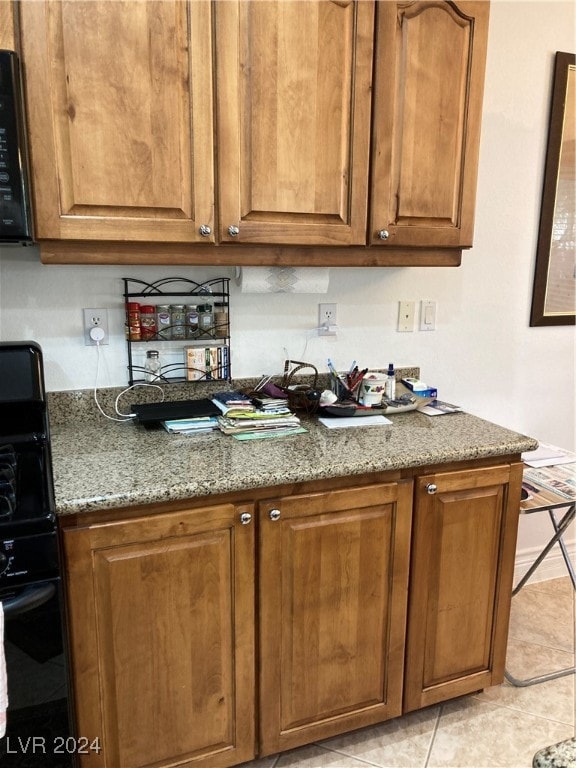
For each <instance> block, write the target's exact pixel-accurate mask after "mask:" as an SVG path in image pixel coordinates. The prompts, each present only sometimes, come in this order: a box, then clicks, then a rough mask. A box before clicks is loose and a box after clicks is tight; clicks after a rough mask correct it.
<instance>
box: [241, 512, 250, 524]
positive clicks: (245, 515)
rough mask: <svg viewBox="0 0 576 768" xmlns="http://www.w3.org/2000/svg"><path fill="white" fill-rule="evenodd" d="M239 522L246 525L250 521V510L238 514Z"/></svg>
mask: <svg viewBox="0 0 576 768" xmlns="http://www.w3.org/2000/svg"><path fill="white" fill-rule="evenodd" d="M240 522H241V523H242V525H248V524H249V523H251V522H252V515H251V514H250V512H242V514H241V515H240Z"/></svg>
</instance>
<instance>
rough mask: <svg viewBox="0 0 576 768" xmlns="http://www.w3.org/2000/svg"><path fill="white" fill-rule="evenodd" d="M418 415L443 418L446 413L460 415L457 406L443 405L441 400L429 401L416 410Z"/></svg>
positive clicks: (460, 409)
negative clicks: (423, 414)
mask: <svg viewBox="0 0 576 768" xmlns="http://www.w3.org/2000/svg"><path fill="white" fill-rule="evenodd" d="M416 410H417V411H419V412H420V413H425V414H426V415H427V416H445V415H446V414H447V413H462V408H460V406H459V405H452V404H451V403H445V402H444V401H443V400H430V402H429V403H426V405H420V406H419V407H418V408H417V409H416Z"/></svg>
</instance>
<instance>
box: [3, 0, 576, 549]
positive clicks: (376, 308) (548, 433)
mask: <svg viewBox="0 0 576 768" xmlns="http://www.w3.org/2000/svg"><path fill="white" fill-rule="evenodd" d="M575 30H576V18H575V4H574V3H573V2H572V0H569V1H567V2H550V1H549V0H543V1H537V2H525V1H524V0H516V1H512V2H508V1H505V0H493V2H492V6H491V17H490V34H489V45H488V61H487V73H486V88H485V96H484V115H483V126H482V141H481V148H480V173H479V182H478V202H477V215H476V228H475V245H474V248H473V249H472V250H471V251H468V252H465V253H464V256H463V265H462V266H461V267H460V268H459V269H449V268H445V269H439V268H436V269H426V268H404V269H392V268H365V269H351V268H350V269H348V268H340V269H332V270H331V271H330V288H329V292H328V294H327V295H322V296H319V295H296V296H295V295H279V294H276V295H269V296H262V295H246V294H241V293H239V291H238V289H237V288H236V286H235V284H234V282H233V283H232V293H231V302H230V304H231V328H232V344H233V350H232V354H233V373H234V375H235V376H236V377H244V376H252V375H259V374H262V373H275V372H280V371H281V368H282V364H283V361H284V359H285V357H286V356H289V357H292V358H294V359H298V360H300V359H304V360H307V361H310V362H313V363H314V364H316V365H317V366H318V367H319V369H320V370H322V371H325V370H326V367H325V363H326V357H327V356H331V357H332V359H333V360H334V362H335V363H336V365H337V366H346V365H348V364H349V363H350V361H351V360H352V359H353V358H355V359H356V360H358V362H359V363H360V365H364V364H366V365H371V366H381V365H384V364H387V363H388V362H391V361H393V362H394V363H396V364H397V365H400V364H419V365H420V366H421V370H422V376H423V377H424V378H425V380H426V381H428V382H429V383H431V384H433V385H436V386H437V387H438V389H439V393H440V396H441V397H443V398H445V399H447V400H451V401H455V402H458V403H460V404H461V405H463V406H464V407H465V409H466V410H468V411H470V412H472V413H475V414H477V415H479V416H482V417H484V418H487V419H490V420H492V421H495V422H497V423H499V424H502V425H504V426H507V427H510V428H512V429H515V430H517V431H520V432H523V433H525V434H529V435H532V436H534V437H537V438H539V439H540V440H542V441H546V442H552V443H555V444H558V445H563V446H565V447H566V448H571V449H574V448H575V447H576V446H575V444H574V443H575V426H576V422H575V397H574V393H575V390H576V388H575V344H574V341H575V332H574V327H573V326H557V327H546V328H530V327H529V325H528V322H529V314H530V303H531V296H532V282H533V273H534V262H535V252H536V240H537V233H538V220H539V212H540V197H541V189H542V179H543V171H544V154H545V146H546V140H547V133H548V114H549V103H550V93H551V84H552V72H553V63H554V54H555V52H556V51H568V52H574V50H575V49H576V34H575ZM172 274H179V275H183V276H189V277H192V278H194V279H196V280H200V279H206V278H207V277H215V276H219V275H230V276H231V277H232V276H233V274H234V273H233V270H232V269H216V268H186V269H182V268H179V267H178V268H170V267H168V268H161V267H154V268H152V267H137V268H132V267H103V266H94V267H92V266H87V267H82V266H43V265H41V264H40V263H39V260H38V254H37V251H36V249H35V248H31V249H23V248H18V247H6V246H4V247H2V255H1V258H0V338H1V339H2V340H10V339H25V338H26V339H35V340H37V341H38V342H39V343H40V344H41V345H42V347H43V350H44V355H45V361H46V380H47V387H48V389H49V390H61V389H77V388H78V389H86V388H90V387H92V386H93V385H94V377H95V372H96V357H95V351H94V349H93V348H90V347H85V346H84V341H83V336H82V325H81V323H82V308H83V307H108V308H109V311H110V325H111V343H110V345H109V346H108V347H105V348H103V355H102V363H101V370H100V378H99V385H100V386H120V385H123V384H125V383H127V376H126V349H125V343H124V336H123V333H124V330H123V325H124V314H123V308H122V296H121V294H122V281H121V278H122V277H124V276H130V277H142V278H144V279H154V277H164V276H172ZM401 299H412V300H416V301H419V300H420V299H433V300H435V301H436V302H438V315H437V330H436V331H435V332H431V333H422V332H418V331H415V332H414V333H411V334H407V333H398V332H397V331H396V320H397V304H398V301H399V300H401ZM319 301H331V302H337V304H338V324H339V326H340V329H339V332H338V336H337V338H336V339H335V340H334V339H320V338H318V337H317V336H316V335H315V334H314V333H313V332H312V331H311V330H310V329H311V328H313V327H314V326H315V325H316V324H317V314H318V309H317V305H318V302H319ZM544 533H546V534H547V530H545V529H542V530H541V526H540V524H539V523H538V522H537V521H532V520H526V521H523V528H522V529H521V532H520V541H519V545H520V547H525V548H529V547H531V546H534V545H535V543H537V540H538V537H540V536H542V535H544Z"/></svg>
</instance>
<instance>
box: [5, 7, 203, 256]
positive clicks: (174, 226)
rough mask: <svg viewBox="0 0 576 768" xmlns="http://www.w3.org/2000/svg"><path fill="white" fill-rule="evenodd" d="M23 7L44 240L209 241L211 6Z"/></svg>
mask: <svg viewBox="0 0 576 768" xmlns="http://www.w3.org/2000/svg"><path fill="white" fill-rule="evenodd" d="M20 15H21V45H22V53H23V60H24V62H25V76H26V86H27V88H26V90H27V112H28V125H29V134H30V150H31V161H32V174H33V194H34V203H35V206H34V207H35V216H36V237H37V238H38V239H52V238H54V239H77V240H125V241H129V240H132V241H143V240H144V241H166V242H170V241H172V242H174V241H177V242H194V241H202V242H206V241H207V240H208V241H209V240H210V239H211V238H210V236H208V237H206V236H205V235H204V236H203V234H202V233H200V231H199V229H200V227H201V226H202V225H204V226H205V227H209V228H210V229H211V231H212V232H213V231H214V173H213V139H212V113H213V110H212V65H211V57H212V44H211V40H212V30H211V8H210V4H209V3H187V2H179V0H160V1H159V2H152V1H150V0H115V2H108V1H107V0H96V1H91V2H83V1H82V0H69V1H66V0H63V1H62V2H59V1H57V0H49V1H48V2H46V1H42V2H29V3H21V4H20ZM203 231H204V232H206V231H207V230H206V229H204V230H203Z"/></svg>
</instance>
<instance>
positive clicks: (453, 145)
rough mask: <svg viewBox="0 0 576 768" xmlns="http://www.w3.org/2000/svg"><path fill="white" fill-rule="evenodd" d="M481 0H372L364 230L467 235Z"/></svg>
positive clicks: (432, 241) (484, 13)
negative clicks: (370, 104) (369, 160)
mask: <svg viewBox="0 0 576 768" xmlns="http://www.w3.org/2000/svg"><path fill="white" fill-rule="evenodd" d="M489 7H490V4H489V3H488V2H484V1H483V0H481V1H480V2H464V1H463V2H444V0H430V1H428V0H421V1H420V2H380V3H378V15H377V46H376V61H375V83H374V88H375V101H374V118H373V154H372V162H373V166H372V190H371V217H370V228H371V231H370V237H369V242H371V243H372V244H377V243H380V244H382V245H384V246H385V247H390V248H394V247H395V246H415V247H460V248H462V247H469V246H471V245H472V236H473V227H474V205H475V196H476V179H477V169H478V148H479V140H480V122H481V114H482V95H483V86H484V68H485V61H486V46H487V37H488V16H489Z"/></svg>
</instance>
